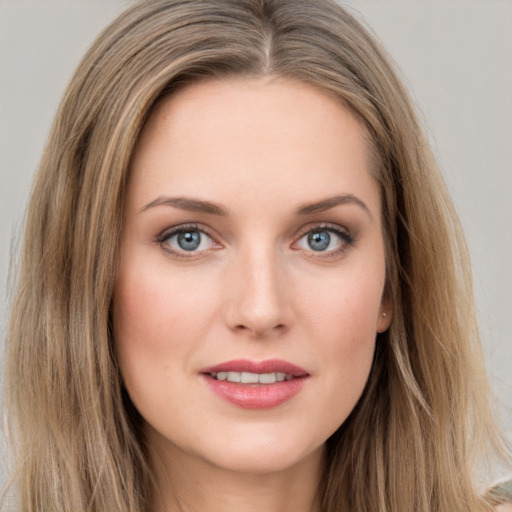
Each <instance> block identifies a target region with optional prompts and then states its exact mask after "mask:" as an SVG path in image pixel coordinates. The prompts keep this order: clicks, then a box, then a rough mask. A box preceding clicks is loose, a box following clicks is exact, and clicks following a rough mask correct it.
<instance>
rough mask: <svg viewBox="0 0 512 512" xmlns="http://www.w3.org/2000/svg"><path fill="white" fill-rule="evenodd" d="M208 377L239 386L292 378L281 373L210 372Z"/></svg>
mask: <svg viewBox="0 0 512 512" xmlns="http://www.w3.org/2000/svg"><path fill="white" fill-rule="evenodd" d="M208 375H210V377H212V378H213V379H215V380H225V381H227V382H237V383H241V384H274V383H276V382H284V381H285V380H291V379H293V378H294V377H293V375H290V374H289V373H283V372H272V373H252V372H211V373H209V374H208Z"/></svg>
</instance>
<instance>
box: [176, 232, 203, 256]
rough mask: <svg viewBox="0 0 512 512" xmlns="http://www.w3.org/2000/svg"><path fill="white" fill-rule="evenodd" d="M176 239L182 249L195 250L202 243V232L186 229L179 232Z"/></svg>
mask: <svg viewBox="0 0 512 512" xmlns="http://www.w3.org/2000/svg"><path fill="white" fill-rule="evenodd" d="M176 241H177V242H178V245H179V246H180V249H183V250H184V251H195V250H196V249H197V248H198V247H199V246H200V245H201V234H200V233H199V231H186V232H184V233H179V234H177V235H176Z"/></svg>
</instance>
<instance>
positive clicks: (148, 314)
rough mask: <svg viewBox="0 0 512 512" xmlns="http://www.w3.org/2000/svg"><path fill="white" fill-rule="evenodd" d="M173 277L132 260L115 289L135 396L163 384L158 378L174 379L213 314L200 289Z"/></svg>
mask: <svg viewBox="0 0 512 512" xmlns="http://www.w3.org/2000/svg"><path fill="white" fill-rule="evenodd" d="M135 269H136V270H135ZM168 274H169V272H168V270H167V271H166V269H165V268H162V267H161V266H158V265H147V264H146V265H137V264H136V262H130V265H129V266H128V265H126V266H125V268H123V269H122V272H121V274H120V276H119V279H118V282H117V285H116V289H115V292H114V299H113V324H114V339H115V345H116V351H117V356H118V359H119V364H120V368H121V372H122V375H123V379H124V381H125V384H126V386H127V388H128V389H129V391H130V394H132V393H136V387H142V386H141V384H142V383H144V384H145V385H147V387H148V388H150V387H151V386H150V385H149V384H150V383H151V382H153V381H154V382H155V385H158V379H162V378H164V379H169V378H171V377H172V378H174V376H175V375H176V372H175V371H174V370H175V369H176V368H175V366H177V365H178V364H180V365H181V366H182V367H183V366H185V367H186V364H187V361H189V359H190V357H189V355H190V354H191V353H193V351H194V349H196V348H197V347H196V344H197V340H199V339H201V334H200V333H201V332H203V331H204V330H206V329H207V325H208V318H210V317H212V316H213V315H212V313H211V310H212V304H210V303H209V302H208V297H205V295H204V294H201V291H200V288H199V287H194V286H190V282H187V281H186V279H185V278H184V277H182V274H180V273H175V274H173V275H172V276H169V275H168ZM185 369H186V368H185ZM132 398H135V397H133V396H132Z"/></svg>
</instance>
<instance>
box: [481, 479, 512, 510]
mask: <svg viewBox="0 0 512 512" xmlns="http://www.w3.org/2000/svg"><path fill="white" fill-rule="evenodd" d="M485 497H486V499H487V501H488V502H490V503H492V504H493V505H494V510H495V512H512V480H508V481H506V482H501V483H499V484H497V485H495V486H494V487H492V488H491V489H489V490H488V491H487V493H486V495H485Z"/></svg>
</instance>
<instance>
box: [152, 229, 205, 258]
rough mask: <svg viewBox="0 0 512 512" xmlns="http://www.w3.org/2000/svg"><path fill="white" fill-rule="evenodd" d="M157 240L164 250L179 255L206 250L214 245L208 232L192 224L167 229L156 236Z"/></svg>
mask: <svg viewBox="0 0 512 512" xmlns="http://www.w3.org/2000/svg"><path fill="white" fill-rule="evenodd" d="M158 242H159V243H160V244H161V245H162V246H163V248H164V249H165V250H166V251H168V252H171V253H173V254H175V255H180V256H184V255H186V253H189V254H191V255H192V254H193V253H198V252H202V251H207V250H208V249H212V248H213V247H214V246H215V242H214V241H213V240H212V238H211V237H210V236H209V235H208V234H206V233H205V232H204V231H202V230H201V229H199V228H197V227H194V226H191V227H186V226H182V227H178V228H176V229H174V230H172V231H170V232H169V231H167V232H166V233H164V234H163V235H162V236H160V237H159V238H158Z"/></svg>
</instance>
